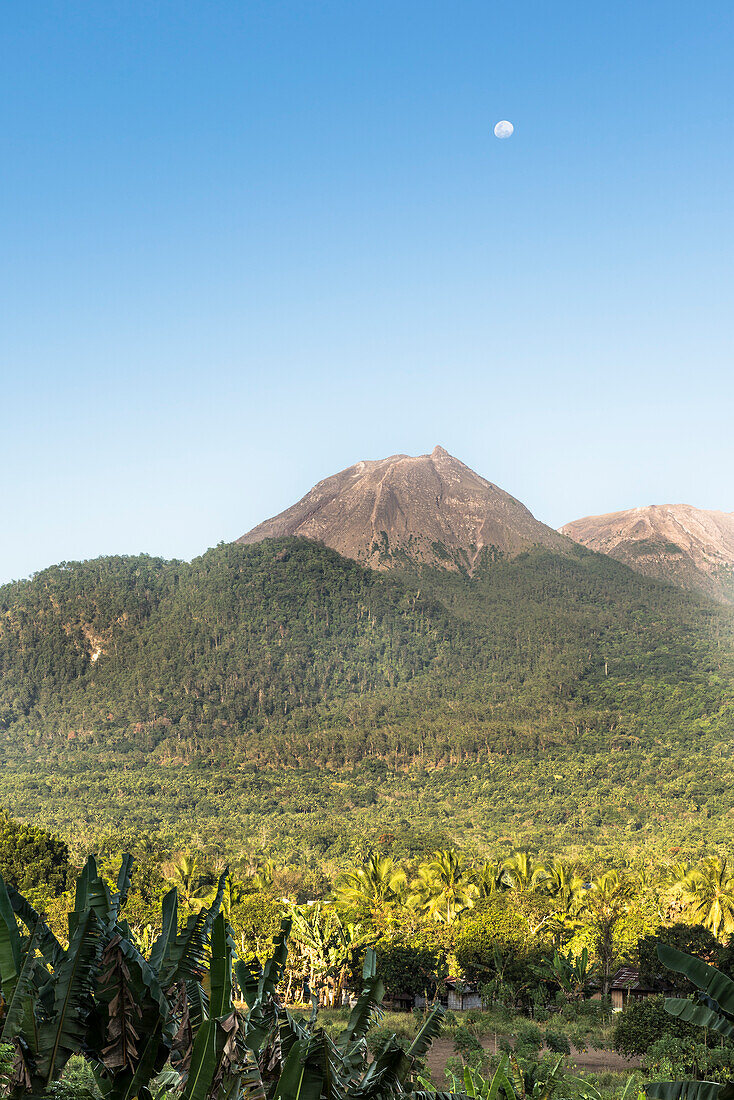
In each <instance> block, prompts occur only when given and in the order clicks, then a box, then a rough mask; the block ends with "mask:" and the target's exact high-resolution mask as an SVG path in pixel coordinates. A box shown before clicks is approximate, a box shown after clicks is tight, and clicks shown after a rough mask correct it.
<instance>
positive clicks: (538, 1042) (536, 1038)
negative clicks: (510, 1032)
mask: <svg viewBox="0 0 734 1100" xmlns="http://www.w3.org/2000/svg"><path fill="white" fill-rule="evenodd" d="M516 1036H517V1038H516V1040H515V1054H517V1055H518V1057H519V1058H537V1056H538V1053H539V1051H540V1048H541V1047H542V1045H543V1036H542V1035H541V1033H540V1028H539V1027H538V1025H537V1024H532V1023H530V1022H529V1021H528V1022H525V1021H523V1022H521V1023H520V1024H518V1026H517V1032H516Z"/></svg>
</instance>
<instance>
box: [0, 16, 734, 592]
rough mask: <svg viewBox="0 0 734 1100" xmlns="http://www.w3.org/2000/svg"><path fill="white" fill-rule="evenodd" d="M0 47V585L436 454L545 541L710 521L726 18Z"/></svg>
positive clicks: (727, 306) (153, 22)
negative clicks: (637, 525)
mask: <svg viewBox="0 0 734 1100" xmlns="http://www.w3.org/2000/svg"><path fill="white" fill-rule="evenodd" d="M3 24H4V25H3V34H2V44H1V45H0V104H1V107H0V140H1V141H2V161H1V162H0V241H1V242H2V260H1V262H0V302H1V303H2V306H1V307H0V308H1V309H2V323H1V324H0V407H1V410H2V421H1V424H2V430H1V432H0V462H1V469H2V480H1V482H0V504H1V505H2V525H1V526H0V580H6V579H9V578H11V577H20V576H25V575H27V574H29V573H31V572H32V571H34V570H36V569H39V568H42V567H43V566H45V565H48V564H51V563H53V562H56V561H59V560H69V559H74V558H82V557H92V556H96V555H97V554H101V553H136V552H139V551H146V552H149V553H156V554H163V555H166V556H176V557H183V558H189V557H192V556H194V555H195V554H197V553H199V552H201V551H203V550H204V549H205V548H206V547H207V546H210V545H213V544H215V543H216V542H218V541H220V540H221V539H231V538H235V537H236V536H237V535H239V534H241V533H242V532H244V531H245V530H247V529H248V528H249V527H251V526H253V525H254V524H255V523H256V522H258V521H260V520H261V519H263V518H265V517H266V516H268V515H271V514H273V513H275V512H278V511H280V510H281V509H282V508H284V507H286V506H287V505H288V504H290V503H292V502H293V501H294V500H295V499H297V498H298V497H300V496H301V495H302V494H303V493H304V492H306V491H307V490H308V488H310V486H311V485H312V484H313V483H314V482H315V481H317V480H319V479H320V478H322V477H324V476H327V475H328V474H330V473H332V472H334V471H336V470H337V469H341V468H343V467H344V466H347V465H350V464H351V463H352V462H355V461H357V460H358V459H361V458H378V457H382V456H384V455H386V454H391V453H395V452H404V453H409V454H417V453H422V452H425V451H429V450H431V449H432V448H433V446H434V445H435V444H436V443H440V444H442V445H443V446H445V447H446V448H447V449H448V450H450V451H451V452H452V453H454V454H456V455H457V456H459V457H460V458H462V459H463V460H464V461H465V462H467V463H468V464H469V465H471V466H473V467H474V468H475V469H477V470H478V471H479V472H480V473H482V474H484V475H485V476H486V477H488V478H490V479H491V480H493V481H495V482H496V483H498V484H499V485H501V486H502V487H503V488H505V489H507V490H508V491H509V492H511V493H513V494H514V495H515V496H517V497H519V498H520V499H521V500H523V501H524V502H525V503H526V504H527V505H528V506H529V507H530V508H531V509H532V510H533V512H534V513H535V514H536V515H537V516H538V517H539V518H540V519H542V520H544V521H545V522H547V523H550V524H552V525H554V526H555V525H559V524H561V523H563V522H565V521H567V520H570V519H573V518H576V517H578V516H582V515H586V514H588V513H590V512H605V511H611V510H615V509H618V508H625V507H631V506H634V505H638V504H647V503H670V502H677V501H686V502H688V503H691V504H695V505H698V506H699V507H706V508H723V509H726V510H734V480H733V479H732V468H733V467H734V438H733V437H734V432H733V431H732V412H733V411H734V400H733V398H734V380H733V377H732V376H733V374H734V372H733V371H732V351H733V347H732V345H733V339H732V337H733V335H734V310H733V309H732V298H733V295H732V291H733V289H734V286H733V283H734V279H733V266H734V217H733V214H734V199H733V198H732V195H733V194H734V179H733V178H732V177H733V172H732V168H733V167H734V140H733V139H734V133H733V132H732V131H733V129H734V126H733V122H734V120H733V118H732V108H731V56H732V50H733V49H734V9H733V8H732V6H731V4H729V3H706V4H703V5H694V4H693V3H685V4H683V3H675V2H672V3H671V2H668V3H657V2H639V0H637V2H635V3H625V2H617V3H614V4H611V3H610V4H600V3H591V4H589V3H588V0H585V2H583V3H564V2H562V0H559V2H556V3H549V2H548V0H546V2H543V3H524V2H522V0H513V2H512V3H491V2H489V0H481V2H474V0H466V2H462V0H451V2H448V0H446V2H443V3H436V2H432V0H416V2H412V0H411V2H406V0H390V2H385V3H383V2H381V0H329V2H321V0H301V2H298V3H296V2H293V0H263V2H249V0H247V2H246V0H237V2H235V0H230V2H217V0H201V2H198V3H190V2H188V3H187V2H185V0H171V2H158V0H153V2H151V0H138V2H136V0H124V2H119V3H118V2H114V0H104V2H99V3H90V2H89V0H83V2H75V0H59V2H56V3H49V2H46V0H34V3H33V4H27V3H23V2H21V0H11V2H10V3H9V4H7V5H5V6H4V8H3ZM504 118H506V119H509V120H510V121H512V122H513V123H514V125H515V127H516V130H515V135H514V136H513V137H512V138H511V139H510V140H508V141H504V142H501V141H497V140H496V139H495V138H494V137H493V135H492V127H493V125H494V123H495V122H496V121H497V120H499V119H504Z"/></svg>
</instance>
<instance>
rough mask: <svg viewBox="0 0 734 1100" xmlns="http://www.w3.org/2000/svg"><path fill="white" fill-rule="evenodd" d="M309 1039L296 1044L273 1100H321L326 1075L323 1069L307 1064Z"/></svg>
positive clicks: (282, 1072)
mask: <svg viewBox="0 0 734 1100" xmlns="http://www.w3.org/2000/svg"><path fill="white" fill-rule="evenodd" d="M308 1044H309V1041H308V1039H301V1040H299V1042H297V1043H294V1045H293V1047H292V1048H291V1051H290V1053H289V1055H288V1057H287V1058H286V1060H285V1062H284V1063H283V1069H282V1070H281V1073H280V1077H279V1078H278V1084H277V1086H276V1089H275V1092H274V1094H273V1100H321V1095H322V1086H323V1084H324V1075H323V1071H322V1069H321V1067H320V1066H319V1065H318V1064H316V1065H313V1064H311V1063H307V1061H306V1055H307V1053H308Z"/></svg>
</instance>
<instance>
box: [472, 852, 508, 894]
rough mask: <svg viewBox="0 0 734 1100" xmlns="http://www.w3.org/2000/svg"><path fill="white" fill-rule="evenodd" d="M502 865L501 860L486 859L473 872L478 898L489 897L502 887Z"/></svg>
mask: <svg viewBox="0 0 734 1100" xmlns="http://www.w3.org/2000/svg"><path fill="white" fill-rule="evenodd" d="M503 874H504V866H503V864H502V863H501V862H496V863H492V862H491V861H489V860H487V862H486V863H483V864H482V865H481V867H479V868H478V869H477V870H476V871H475V872H474V882H475V883H476V886H477V889H478V890H479V897H480V898H491V897H494V895H495V894H497V893H499V892H500V891H501V890H502V889H503V888H504V881H503V878H502V876H503Z"/></svg>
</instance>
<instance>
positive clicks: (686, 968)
mask: <svg viewBox="0 0 734 1100" xmlns="http://www.w3.org/2000/svg"><path fill="white" fill-rule="evenodd" d="M658 958H659V959H660V961H661V962H662V963H663V964H664V965H665V966H666V967H667V968H668V969H669V970H676V971H677V972H678V973H679V974H683V975H685V977H686V978H688V980H689V981H690V982H691V983H692V984H693V985H694V986H696V988H697V990H698V1001H689V1000H687V999H686V998H684V997H667V998H666V1000H665V1011H666V1012H668V1013H670V1015H671V1016H675V1017H676V1018H677V1019H679V1020H684V1021H685V1022H686V1023H690V1024H697V1025H698V1026H699V1027H704V1028H707V1029H709V1030H711V1031H715V1032H717V1033H718V1034H720V1035H722V1036H724V1038H727V1039H730V1038H732V1036H734V981H732V980H731V978H729V977H727V975H726V974H723V973H722V972H721V971H720V970H717V969H716V967H714V966H709V964H708V963H705V962H703V960H701V959H697V958H695V957H694V956H693V955H687V954H686V953H685V952H684V951H678V950H677V948H675V947H670V946H669V945H668V944H663V943H661V944H658ZM645 1092H646V1094H647V1096H648V1097H649V1098H650V1100H734V1082H727V1083H726V1084H720V1083H719V1082H717V1081H661V1082H655V1083H654V1084H649V1085H646V1086H645Z"/></svg>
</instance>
